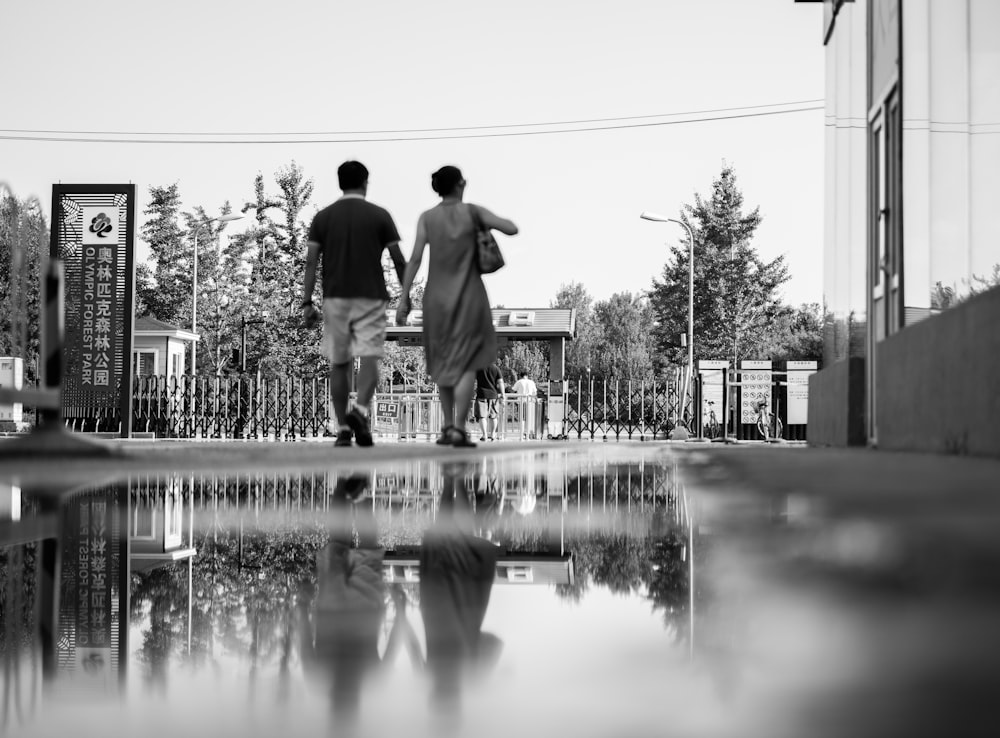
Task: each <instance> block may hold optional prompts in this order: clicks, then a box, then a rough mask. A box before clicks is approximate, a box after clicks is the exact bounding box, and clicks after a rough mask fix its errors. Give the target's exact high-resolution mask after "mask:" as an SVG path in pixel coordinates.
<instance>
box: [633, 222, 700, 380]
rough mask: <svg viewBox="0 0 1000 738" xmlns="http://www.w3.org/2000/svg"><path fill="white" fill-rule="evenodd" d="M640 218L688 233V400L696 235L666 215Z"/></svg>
mask: <svg viewBox="0 0 1000 738" xmlns="http://www.w3.org/2000/svg"><path fill="white" fill-rule="evenodd" d="M639 217H640V218H642V219H643V220H652V221H655V222H657V223H677V224H678V225H682V226H684V229H685V230H686V231H687V232H688V244H689V245H690V251H689V253H688V334H687V345H688V368H687V372H686V373H685V375H684V395H683V396H684V397H685V398H686V397H687V394H688V390H689V389H690V388H691V377H692V376H693V374H692V372H694V233H693V232H692V231H691V226H689V225H688V224H687V223H685V222H684V221H682V220H677V219H676V218H667V217H666V216H664V215H657V214H656V213H650V212H643V213H642V214H641V215H640V216H639Z"/></svg>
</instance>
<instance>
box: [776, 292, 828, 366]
mask: <svg viewBox="0 0 1000 738" xmlns="http://www.w3.org/2000/svg"><path fill="white" fill-rule="evenodd" d="M761 354H762V356H763V357H766V358H767V359H770V360H772V361H789V360H791V361H822V359H823V308H822V307H821V306H820V305H819V303H816V302H811V303H803V304H802V305H800V306H799V307H797V308H792V307H787V306H786V307H784V308H783V309H782V310H781V312H780V313H779V314H778V315H777V316H776V318H775V320H774V322H773V323H772V325H771V327H770V329H769V331H768V333H767V335H766V336H765V337H764V341H763V343H762V344H761Z"/></svg>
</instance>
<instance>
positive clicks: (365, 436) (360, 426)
mask: <svg viewBox="0 0 1000 738" xmlns="http://www.w3.org/2000/svg"><path fill="white" fill-rule="evenodd" d="M347 424H348V425H349V426H351V430H352V431H354V438H355V440H356V441H357V442H358V445H359V446H371V445H373V444H374V443H375V442H374V441H373V440H372V431H371V428H369V427H368V418H366V417H365V416H364V415H362V414H361V413H360V412H359V411H358V409H357V408H356V407H355V408H351V412H349V413H347Z"/></svg>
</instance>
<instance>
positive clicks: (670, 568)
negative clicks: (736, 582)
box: [556, 525, 689, 627]
mask: <svg viewBox="0 0 1000 738" xmlns="http://www.w3.org/2000/svg"><path fill="white" fill-rule="evenodd" d="M656 527H657V526H655V525H654V530H655V529H656ZM686 545H687V534H686V532H685V531H683V530H681V529H679V528H676V527H667V528H666V529H665V530H662V531H657V532H656V533H655V534H650V535H646V536H637V535H635V534H633V533H627V534H626V533H615V532H597V533H591V534H589V535H585V536H579V537H574V538H570V539H567V548H568V550H571V551H572V552H573V559H574V568H575V571H576V583H575V584H573V585H560V586H558V587H557V588H556V592H557V594H558V595H559V596H560V597H562V598H563V599H567V600H571V601H574V602H580V601H581V600H582V599H583V596H584V594H585V593H586V592H587V590H588V589H590V587H591V586H598V587H605V588H607V589H609V590H610V591H611V592H614V593H615V594H620V595H628V594H633V593H644V595H645V596H646V597H648V598H649V600H650V601H651V602H652V603H653V609H654V610H661V611H662V612H663V620H664V624H665V625H667V626H668V627H680V626H681V625H682V624H683V622H684V620H683V619H684V617H686V615H687V611H688V601H689V591H688V562H687V552H686Z"/></svg>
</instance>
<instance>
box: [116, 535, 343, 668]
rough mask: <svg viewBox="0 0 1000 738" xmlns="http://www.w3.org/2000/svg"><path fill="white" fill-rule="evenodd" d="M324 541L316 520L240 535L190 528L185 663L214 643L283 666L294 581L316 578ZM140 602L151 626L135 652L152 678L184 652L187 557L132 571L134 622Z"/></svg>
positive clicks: (210, 653) (206, 656)
mask: <svg viewBox="0 0 1000 738" xmlns="http://www.w3.org/2000/svg"><path fill="white" fill-rule="evenodd" d="M325 541H326V538H325V534H324V533H323V532H322V531H321V530H319V529H318V528H316V527H304V528H303V527H300V528H294V527H285V528H276V529H270V530H266V531H261V530H253V531H250V532H244V533H243V535H242V536H241V535H240V531H239V529H228V528H224V527H222V526H220V525H211V526H210V527H209V529H208V530H207V531H204V532H203V533H202V534H201V535H196V537H195V546H196V548H197V550H198V554H197V556H195V558H194V561H193V572H192V585H193V591H192V622H191V654H190V660H191V662H193V663H194V664H202V663H204V662H205V661H209V662H212V663H214V660H215V657H216V655H217V652H218V650H219V649H221V650H223V651H225V652H229V653H242V654H249V655H250V658H251V661H252V664H253V667H257V666H260V665H263V664H264V663H270V662H275V661H277V662H279V664H280V665H281V666H282V668H283V669H285V668H287V666H288V660H289V656H290V652H291V645H292V630H291V629H292V624H293V618H292V610H293V607H294V601H295V596H296V594H297V592H298V589H299V582H300V581H301V580H303V579H307V580H308V579H313V578H314V577H315V571H314V569H315V566H314V556H315V552H316V551H317V550H318V549H320V548H321V547H322V546H323V545H325ZM147 607H148V608H149V616H150V625H149V630H148V631H147V632H145V633H144V634H143V651H142V654H143V655H142V658H143V659H144V660H146V661H147V662H148V663H149V664H150V666H151V668H152V669H153V670H154V677H155V675H156V673H161V674H162V673H165V669H166V665H167V663H168V660H169V657H170V655H171V653H173V654H175V655H176V656H177V657H179V658H185V659H186V658H187V657H186V656H184V655H183V654H184V652H185V651H186V648H187V639H186V627H187V564H179V565H173V566H168V567H163V568H159V569H154V570H153V571H151V572H148V573H145V574H141V575H136V576H134V577H133V595H132V606H131V611H132V612H131V615H132V620H133V622H141V620H142V618H143V616H144V613H145V612H146V608H147ZM157 670H162V671H160V672H157Z"/></svg>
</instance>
